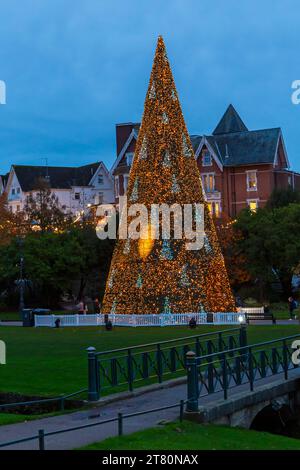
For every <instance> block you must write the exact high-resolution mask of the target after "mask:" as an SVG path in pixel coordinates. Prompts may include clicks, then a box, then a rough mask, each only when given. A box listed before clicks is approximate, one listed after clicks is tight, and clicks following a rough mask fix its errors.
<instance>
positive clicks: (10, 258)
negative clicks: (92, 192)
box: [0, 226, 114, 307]
mask: <svg viewBox="0 0 300 470" xmlns="http://www.w3.org/2000/svg"><path fill="white" fill-rule="evenodd" d="M113 244H114V243H113V241H111V240H104V241H101V240H99V239H98V238H97V236H96V232H95V229H93V228H91V227H90V226H87V227H85V228H80V227H76V226H73V227H72V228H71V229H70V230H66V231H64V232H61V233H59V232H39V233H27V235H26V236H25V237H24V239H23V247H22V252H23V257H24V276H25V278H27V279H29V280H30V281H32V286H33V290H32V292H31V297H30V299H28V301H27V303H30V304H32V303H33V302H34V303H38V304H39V305H43V306H49V307H57V306H58V303H59V299H60V297H61V295H62V294H63V293H64V292H66V291H71V290H72V287H73V284H74V281H77V284H78V285H79V288H78V291H77V292H75V295H76V296H77V297H78V298H80V297H81V296H83V294H84V293H85V289H86V288H87V287H88V286H92V290H93V291H94V294H95V295H98V296H99V297H101V295H102V294H103V291H104V283H105V279H106V275H107V270H108V267H109V263H110V258H111V254H112V250H113ZM0 259H1V263H0V293H1V292H3V291H4V290H8V291H12V290H13V289H14V285H15V284H14V283H15V280H16V279H17V278H18V276H19V259H20V247H19V243H18V239H17V238H15V239H14V240H12V242H11V243H10V244H9V245H8V246H5V247H4V246H3V247H1V246H0Z"/></svg>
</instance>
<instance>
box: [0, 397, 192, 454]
mask: <svg viewBox="0 0 300 470" xmlns="http://www.w3.org/2000/svg"><path fill="white" fill-rule="evenodd" d="M187 402H188V400H180V402H179V403H178V402H177V403H176V404H174V405H166V406H162V407H160V408H152V409H150V410H144V411H138V412H136V413H130V414H125V415H124V414H122V413H119V415H118V416H116V417H115V418H109V419H105V420H103V421H97V422H94V423H89V424H82V425H80V426H74V427H71V428H66V429H58V430H57V431H49V432H44V431H43V438H44V437H47V436H55V435H58V434H63V433H66V432H72V431H79V430H80V429H87V428H92V427H94V426H100V425H102V424H108V423H113V422H117V421H119V419H120V415H121V419H122V420H123V419H128V418H132V417H134V416H141V415H143V414H149V413H155V412H157V411H164V410H169V409H171V408H177V407H180V409H182V407H183V405H184V404H186V403H187ZM119 435H120V433H119ZM38 439H39V434H37V435H34V436H29V437H25V438H22V439H17V440H15V441H9V442H4V443H0V448H1V447H9V446H11V445H15V444H21V443H23V442H29V441H33V440H38Z"/></svg>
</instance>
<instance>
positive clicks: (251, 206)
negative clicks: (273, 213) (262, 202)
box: [247, 199, 258, 212]
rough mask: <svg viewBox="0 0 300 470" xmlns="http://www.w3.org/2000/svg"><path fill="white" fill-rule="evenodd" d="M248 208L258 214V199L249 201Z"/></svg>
mask: <svg viewBox="0 0 300 470" xmlns="http://www.w3.org/2000/svg"><path fill="white" fill-rule="evenodd" d="M247 202H248V206H249V209H250V211H251V212H256V210H257V208H258V201H257V199H252V200H251V199H248V201H247Z"/></svg>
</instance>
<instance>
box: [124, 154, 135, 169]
mask: <svg viewBox="0 0 300 470" xmlns="http://www.w3.org/2000/svg"><path fill="white" fill-rule="evenodd" d="M133 155H134V154H133V152H127V153H126V163H127V166H131V164H132V160H133Z"/></svg>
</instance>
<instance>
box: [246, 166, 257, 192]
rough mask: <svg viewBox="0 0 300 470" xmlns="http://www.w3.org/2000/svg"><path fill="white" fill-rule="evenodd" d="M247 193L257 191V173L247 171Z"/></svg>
mask: <svg viewBox="0 0 300 470" xmlns="http://www.w3.org/2000/svg"><path fill="white" fill-rule="evenodd" d="M246 174H247V191H257V175H256V170H255V171H247V172H246Z"/></svg>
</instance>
